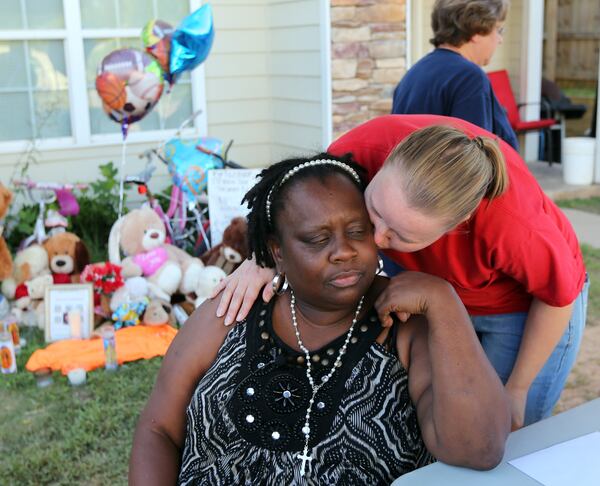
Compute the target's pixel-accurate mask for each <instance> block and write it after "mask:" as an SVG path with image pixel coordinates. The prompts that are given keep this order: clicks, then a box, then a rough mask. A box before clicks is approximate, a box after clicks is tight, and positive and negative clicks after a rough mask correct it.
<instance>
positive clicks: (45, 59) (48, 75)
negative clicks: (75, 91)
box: [27, 41, 69, 91]
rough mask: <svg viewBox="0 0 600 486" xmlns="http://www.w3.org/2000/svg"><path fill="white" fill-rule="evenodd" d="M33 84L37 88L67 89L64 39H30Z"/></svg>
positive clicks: (50, 89)
mask: <svg viewBox="0 0 600 486" xmlns="http://www.w3.org/2000/svg"><path fill="white" fill-rule="evenodd" d="M27 43H28V44H29V63H30V66H31V85H32V87H33V89H37V90H48V91H52V90H67V89H68V86H69V84H68V80H67V68H66V66H65V51H64V46H63V42H62V41H28V42H27Z"/></svg>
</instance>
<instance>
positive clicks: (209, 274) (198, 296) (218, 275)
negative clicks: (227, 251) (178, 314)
mask: <svg viewBox="0 0 600 486" xmlns="http://www.w3.org/2000/svg"><path fill="white" fill-rule="evenodd" d="M202 270H203V271H202V274H201V275H200V279H199V281H198V285H197V286H196V292H195V299H194V306H195V307H199V306H200V304H202V302H204V301H205V300H206V299H207V298H208V296H209V295H210V293H211V292H212V290H213V289H214V288H215V287H216V285H217V284H218V283H219V282H220V281H221V280H223V279H224V278H225V277H227V274H226V273H225V271H224V270H223V269H222V268H221V267H217V266H214V265H207V266H206V267H204V268H203V269H202Z"/></svg>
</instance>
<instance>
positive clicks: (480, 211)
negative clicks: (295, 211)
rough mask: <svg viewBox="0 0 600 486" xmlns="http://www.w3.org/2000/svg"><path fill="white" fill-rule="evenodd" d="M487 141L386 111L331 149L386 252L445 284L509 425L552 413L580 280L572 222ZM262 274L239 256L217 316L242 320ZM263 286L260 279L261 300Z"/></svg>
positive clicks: (571, 356)
mask: <svg viewBox="0 0 600 486" xmlns="http://www.w3.org/2000/svg"><path fill="white" fill-rule="evenodd" d="M492 138H494V136H493V135H492V134H490V133H489V132H487V131H486V130H484V129H482V128H479V127H476V126H475V125H472V124H470V123H468V122H465V121H462V120H459V119H455V118H448V117H442V116H436V115H388V116H383V117H379V118H376V119H374V120H371V121H369V122H366V123H364V124H362V125H360V126H358V127H357V128H355V129H353V130H351V131H350V132H348V133H346V134H345V135H343V136H342V137H341V138H339V139H338V140H337V141H335V142H334V143H333V144H332V145H331V146H330V147H329V149H328V151H329V152H330V153H332V154H333V155H341V154H345V153H352V155H353V157H354V159H355V160H356V161H357V162H358V163H359V164H361V165H362V166H363V167H365V168H366V169H367V171H368V173H369V178H370V183H369V186H368V188H367V191H366V192H365V200H366V203H367V208H368V210H369V215H370V217H371V221H372V222H373V225H374V231H375V241H376V243H377V244H378V246H379V247H380V249H381V250H383V252H384V253H385V255H386V256H387V257H389V258H391V259H392V260H393V261H394V262H396V263H397V264H398V265H399V266H400V267H402V268H403V269H406V270H416V271H421V272H426V273H430V274H433V275H437V276H439V277H442V278H444V279H446V280H448V281H449V282H450V283H451V284H452V285H453V286H454V288H455V289H456V291H457V293H458V294H459V296H460V297H461V299H462V301H463V303H464V304H465V306H466V308H467V310H468V311H469V314H470V315H471V320H472V321H473V325H474V327H475V330H476V331H477V333H478V335H479V337H480V340H481V343H482V346H483V348H484V350H485V351H486V354H487V356H488V358H489V359H490V361H491V363H492V365H493V366H494V368H495V369H496V371H497V372H498V374H499V376H500V378H501V379H502V381H503V382H504V383H505V389H506V391H507V393H508V395H509V397H510V399H511V404H512V416H513V428H518V427H521V426H523V425H526V424H529V423H532V422H535V421H538V420H540V419H542V418H544V417H546V416H548V415H550V414H551V412H552V408H553V407H554V404H555V403H556V402H557V401H558V398H559V397H560V392H561V390H562V388H563V387H564V383H565V381H566V378H567V376H568V373H569V371H570V369H571V367H572V365H573V363H574V361H575V357H576V355H577V351H578V349H579V343H580V340H581V335H582V330H583V327H584V324H585V312H586V304H587V287H588V285H587V283H586V273H585V268H584V264H583V258H582V255H581V252H580V250H579V244H578V242H577V238H576V236H575V233H574V231H573V229H572V227H571V225H570V223H569V221H568V220H567V219H566V217H565V216H564V214H563V213H562V212H561V211H560V210H559V209H558V208H557V207H556V206H555V205H554V203H553V202H552V201H551V200H550V199H549V198H548V197H547V196H546V195H545V194H544V193H543V191H542V190H541V188H540V186H539V185H538V183H537V182H536V180H535V178H534V177H533V176H532V174H531V173H530V172H529V170H528V168H527V166H526V165H525V163H524V162H523V160H522V159H521V158H520V157H519V155H518V153H517V152H516V151H515V150H514V149H512V147H510V146H509V145H508V144H506V143H505V142H503V141H498V142H496V141H494V140H492ZM384 163H385V164H384ZM271 277H272V275H271V274H269V273H268V272H266V271H265V269H260V270H258V269H257V267H256V265H254V263H253V262H252V261H248V262H246V263H245V264H244V266H243V267H242V268H241V270H239V271H238V272H237V274H236V275H234V276H230V277H229V278H228V280H227V281H225V282H224V283H223V285H222V286H220V287H219V288H218V289H216V292H218V291H220V290H221V289H222V288H223V287H225V286H226V290H225V292H224V293H223V296H222V298H221V304H220V306H219V308H218V313H221V315H224V314H225V313H227V316H226V322H229V323H231V322H233V321H234V319H235V318H237V320H240V319H242V318H243V317H244V316H245V313H246V312H247V309H249V307H250V306H251V304H252V302H253V301H254V299H255V298H256V296H257V295H258V292H259V291H260V288H262V286H263V285H264V283H265V282H267V280H268V279H269V278H271ZM402 285H403V276H402V273H399V274H398V275H396V276H395V277H393V278H392V282H391V283H390V285H389V287H388V290H387V291H386V293H385V295H384V296H383V297H382V298H381V300H380V305H379V306H378V311H379V313H380V315H381V316H382V321H383V322H385V321H386V320H387V321H388V322H389V321H391V319H390V317H389V315H388V314H389V313H390V312H396V313H397V314H399V315H400V317H401V318H406V317H407V316H406V315H405V314H404V313H403V312H402V309H401V308H397V307H396V306H394V304H393V302H394V294H395V293H398V292H402ZM270 293H271V291H270V286H266V287H265V290H264V291H263V298H264V299H269V298H270ZM240 305H241V308H240ZM227 309H229V310H227ZM238 310H239V312H238ZM226 311H227V312H226ZM236 313H237V315H236ZM386 316H387V317H386Z"/></svg>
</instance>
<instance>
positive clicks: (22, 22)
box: [0, 0, 65, 29]
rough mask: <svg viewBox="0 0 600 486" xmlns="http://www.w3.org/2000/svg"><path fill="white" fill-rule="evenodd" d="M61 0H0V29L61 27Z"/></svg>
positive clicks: (63, 24) (62, 16)
mask: <svg viewBox="0 0 600 486" xmlns="http://www.w3.org/2000/svg"><path fill="white" fill-rule="evenodd" d="M64 26H65V22H64V15H63V6H62V0H0V29H63V28H64Z"/></svg>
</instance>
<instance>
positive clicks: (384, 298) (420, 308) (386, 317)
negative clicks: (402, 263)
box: [375, 271, 454, 327]
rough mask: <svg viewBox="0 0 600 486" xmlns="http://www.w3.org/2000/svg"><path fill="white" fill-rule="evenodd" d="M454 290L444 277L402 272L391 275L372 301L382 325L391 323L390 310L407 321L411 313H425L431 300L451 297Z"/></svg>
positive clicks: (403, 320) (432, 301) (387, 325)
mask: <svg viewBox="0 0 600 486" xmlns="http://www.w3.org/2000/svg"><path fill="white" fill-rule="evenodd" d="M452 294H454V290H453V289H452V286H451V285H450V284H449V283H448V282H446V281H445V280H443V279H441V278H439V277H435V276H433V275H429V274H426V273H421V272H410V271H405V272H401V273H399V274H398V275H396V276H394V277H392V278H391V279H390V282H389V284H388V286H387V288H386V289H385V290H383V292H381V294H380V295H379V297H378V298H377V300H376V301H375V308H376V309H377V313H378V314H379V319H380V321H381V323H382V325H383V326H384V327H389V326H391V325H392V324H393V319H392V314H396V316H397V317H398V319H400V320H401V321H402V322H406V321H407V320H408V318H409V317H410V316H411V315H418V314H421V315H427V314H428V312H430V311H431V308H432V304H433V303H437V302H439V301H440V300H441V299H445V298H448V297H450V298H454V297H452Z"/></svg>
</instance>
